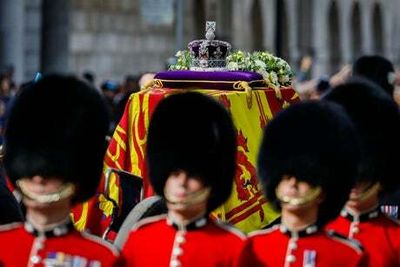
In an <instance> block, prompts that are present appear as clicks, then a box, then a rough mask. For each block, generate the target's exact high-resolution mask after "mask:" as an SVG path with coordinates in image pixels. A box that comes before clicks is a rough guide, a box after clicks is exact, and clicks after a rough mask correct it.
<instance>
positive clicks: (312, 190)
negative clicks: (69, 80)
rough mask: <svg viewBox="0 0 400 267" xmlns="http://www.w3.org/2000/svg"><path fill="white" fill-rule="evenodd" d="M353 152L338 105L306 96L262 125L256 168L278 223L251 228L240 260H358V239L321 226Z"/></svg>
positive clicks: (346, 180) (345, 189)
mask: <svg viewBox="0 0 400 267" xmlns="http://www.w3.org/2000/svg"><path fill="white" fill-rule="evenodd" d="M359 154H360V152H359V147H358V145H357V137H356V133H355V130H354V127H353V125H352V123H351V121H350V119H349V118H348V116H346V114H345V112H344V110H343V109H341V107H340V106H338V105H335V104H332V103H323V102H304V103H300V104H295V105H292V106H290V107H289V108H287V109H286V110H284V111H282V112H280V113H279V114H278V115H277V116H276V117H275V118H274V119H273V120H272V121H271V122H270V123H269V124H268V125H267V127H266V129H265V131H264V135H263V140H262V144H261V147H260V151H259V156H258V172H259V177H260V179H261V182H262V184H263V187H264V192H265V196H266V198H267V199H268V200H269V201H271V203H272V204H273V205H274V206H275V207H276V208H277V209H279V210H281V224H280V225H276V226H273V227H272V228H270V229H265V230H259V231H255V232H253V233H251V234H250V236H249V239H248V240H247V242H246V247H245V249H244V250H243V253H242V255H241V257H240V266H364V265H363V264H364V261H365V258H364V254H363V253H362V250H361V249H360V247H359V246H358V245H357V244H355V243H354V242H351V241H350V240H348V239H346V238H344V237H341V236H339V235H337V234H335V233H333V232H326V231H325V230H324V225H326V223H328V222H329V221H330V220H332V219H334V218H335V217H337V216H338V214H339V213H340V210H341V208H342V207H343V205H344V203H345V201H346V199H347V198H346V195H347V194H348V193H349V192H350V189H351V187H352V186H353V181H354V180H355V177H356V175H357V166H358V165H357V164H358V160H359Z"/></svg>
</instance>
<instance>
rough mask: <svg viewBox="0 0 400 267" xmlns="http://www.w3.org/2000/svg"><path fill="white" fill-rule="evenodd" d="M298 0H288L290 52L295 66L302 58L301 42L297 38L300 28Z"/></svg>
mask: <svg viewBox="0 0 400 267" xmlns="http://www.w3.org/2000/svg"><path fill="white" fill-rule="evenodd" d="M297 5H298V0H286V10H287V11H286V14H287V20H288V25H289V26H288V28H289V29H288V30H289V38H288V39H289V53H290V60H291V61H292V64H294V65H293V66H295V65H296V64H297V63H298V62H299V60H300V54H299V43H298V39H297V32H298V31H299V30H300V29H299V27H298V24H297V21H298V18H297V17H298V8H297Z"/></svg>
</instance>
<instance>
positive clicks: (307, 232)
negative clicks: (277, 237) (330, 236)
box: [279, 224, 319, 238]
mask: <svg viewBox="0 0 400 267" xmlns="http://www.w3.org/2000/svg"><path fill="white" fill-rule="evenodd" d="M318 229H319V228H318V226H317V225H316V224H311V225H309V226H307V227H306V228H304V229H303V230H300V231H291V230H290V229H289V228H288V227H287V226H285V225H283V224H281V225H280V226H279V230H280V231H281V233H283V234H285V235H288V236H289V237H291V238H298V237H304V236H309V235H312V234H315V233H316V232H318Z"/></svg>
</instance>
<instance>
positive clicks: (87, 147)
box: [4, 75, 109, 202]
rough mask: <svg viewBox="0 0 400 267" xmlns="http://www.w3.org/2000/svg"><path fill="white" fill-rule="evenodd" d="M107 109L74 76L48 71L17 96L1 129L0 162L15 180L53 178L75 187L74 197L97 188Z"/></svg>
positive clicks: (83, 196)
mask: <svg viewBox="0 0 400 267" xmlns="http://www.w3.org/2000/svg"><path fill="white" fill-rule="evenodd" d="M108 122H109V121H108V113H107V110H106V107H105V105H104V102H103V99H102V97H101V96H100V94H99V93H98V92H97V91H96V90H95V89H94V88H92V87H90V86H89V84H87V83H85V82H83V81H80V80H78V79H77V78H74V77H68V76H61V75H49V76H45V77H44V78H43V79H41V80H40V81H38V82H37V83H34V84H32V85H31V86H28V87H26V88H23V89H22V91H21V92H20V93H19V94H18V95H17V97H16V100H15V103H14V105H13V107H12V110H11V113H10V117H9V119H8V122H7V126H6V127H7V128H6V132H5V157H4V166H5V169H6V171H7V175H8V176H9V178H10V179H11V181H12V182H13V183H15V182H16V181H17V180H18V179H20V178H23V177H32V176H35V175H41V176H43V177H44V178H49V177H56V178H61V179H62V180H64V181H66V182H72V183H74V184H75V186H76V189H77V191H76V194H75V195H74V198H73V201H74V202H81V201H85V200H87V199H88V198H90V197H91V196H93V195H94V194H95V192H96V188H97V186H98V183H99V181H100V178H101V172H102V162H103V156H104V153H105V149H106V141H105V137H106V133H107V128H108Z"/></svg>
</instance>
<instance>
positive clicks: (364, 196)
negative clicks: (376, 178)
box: [350, 182, 381, 202]
mask: <svg viewBox="0 0 400 267" xmlns="http://www.w3.org/2000/svg"><path fill="white" fill-rule="evenodd" d="M380 189H381V184H380V183H379V182H376V183H374V184H372V185H371V186H369V187H368V188H367V189H366V190H364V192H362V193H361V194H360V195H359V196H358V197H355V198H354V197H353V198H351V199H350V200H354V201H360V202H363V201H364V200H366V199H368V198H370V197H371V196H372V195H374V194H376V193H377V192H379V190H380Z"/></svg>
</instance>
